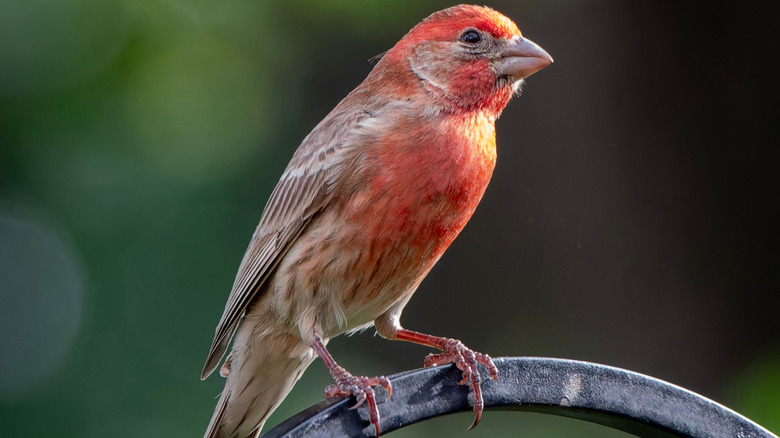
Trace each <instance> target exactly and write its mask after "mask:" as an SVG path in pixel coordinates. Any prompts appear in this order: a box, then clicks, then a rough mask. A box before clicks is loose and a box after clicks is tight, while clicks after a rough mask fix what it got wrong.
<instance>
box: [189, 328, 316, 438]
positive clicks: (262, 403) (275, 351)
mask: <svg viewBox="0 0 780 438" xmlns="http://www.w3.org/2000/svg"><path fill="white" fill-rule="evenodd" d="M233 348H234V349H233V351H232V352H231V354H230V356H229V365H228V366H227V367H223V373H222V374H223V375H224V374H226V375H227V380H226V381H225V389H224V390H223V391H222V395H221V396H220V398H219V402H218V403H217V407H216V408H215V409H214V415H212V417H211V421H210V422H209V426H208V429H207V430H206V434H205V435H204V438H248V437H254V436H257V435H259V432H260V429H261V428H262V427H263V424H264V423H265V421H266V420H267V419H268V417H269V416H270V415H271V414H272V413H273V412H274V410H275V409H276V408H277V407H278V406H279V404H280V403H281V402H282V400H284V398H285V397H286V396H287V394H288V393H289V392H290V390H291V389H292V387H293V385H295V382H297V381H298V379H299V378H300V377H301V375H303V372H304V371H305V370H306V368H307V367H308V366H309V364H311V362H312V360H314V357H315V355H314V352H313V351H312V349H311V348H309V346H308V345H306V344H304V343H302V341H301V339H300V338H299V337H297V336H294V335H289V334H285V335H280V334H272V335H268V334H267V335H266V336H262V335H260V336H258V334H257V332H254V333H252V330H249V329H248V330H246V331H243V330H239V333H238V336H237V338H236V341H235V343H234V345H233Z"/></svg>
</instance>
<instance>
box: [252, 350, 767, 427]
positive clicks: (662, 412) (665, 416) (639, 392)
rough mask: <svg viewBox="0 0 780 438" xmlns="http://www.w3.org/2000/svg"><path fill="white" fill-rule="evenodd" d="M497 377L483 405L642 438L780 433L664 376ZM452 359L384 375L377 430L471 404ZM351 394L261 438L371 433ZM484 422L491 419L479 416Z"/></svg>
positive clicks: (597, 370)
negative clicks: (387, 384) (389, 390)
mask: <svg viewBox="0 0 780 438" xmlns="http://www.w3.org/2000/svg"><path fill="white" fill-rule="evenodd" d="M495 362H496V366H498V369H499V379H498V381H492V380H490V379H487V380H486V381H484V382H483V384H482V388H483V392H484V398H485V409H486V410H517V411H530V412H541V413H545V414H554V415H562V416H566V417H572V418H578V419H580V420H585V421H590V422H593V423H599V424H602V425H605V426H608V427H612V428H615V429H620V430H623V431H625V432H629V433H632V434H634V435H637V436H641V437H692V438H720V437H722V438H727V437H728V438H778V437H777V436H776V435H774V434H772V433H771V432H769V431H768V430H766V429H764V428H763V427H761V426H759V425H758V424H756V423H754V422H752V421H751V420H749V419H747V418H745V417H743V416H742V415H740V414H738V413H736V412H734V411H732V410H731V409H728V408H726V407H725V406H723V405H720V404H718V403H716V402H714V401H712V400H710V399H708V398H705V397H703V396H701V395H699V394H696V393H694V392H691V391H689V390H687V389H684V388H681V387H679V386H676V385H672V384H670V383H667V382H664V381H662V380H659V379H656V378H653V377H649V376H646V375H643V374H639V373H635V372H633V371H628V370H624V369H620V368H614V367H609V366H605V365H599V364H595V363H590V362H580V361H573V360H564V359H547V358H534V357H508V358H498V359H495ZM460 379H461V373H460V371H459V370H458V369H457V368H455V367H454V366H452V365H449V366H441V367H434V368H425V369H418V370H412V371H407V372H404V373H400V374H396V375H393V376H390V381H391V382H392V384H393V396H392V397H391V398H389V399H388V398H387V397H386V393H385V391H384V390H382V389H380V390H378V391H377V393H378V394H377V398H378V401H379V402H380V404H379V410H380V412H381V415H382V419H381V428H382V433H383V434H385V433H388V432H392V431H393V430H396V429H399V428H402V427H404V426H408V425H410V424H414V423H416V422H419V421H422V420H426V419H428V418H432V417H437V416H440V415H444V414H450V413H455V412H463V411H470V410H471V405H470V401H469V400H470V388H469V386H468V385H463V386H461V385H458V382H459V381H460ZM354 403H355V402H354V400H353V399H330V400H323V401H321V402H319V403H317V404H315V405H313V406H311V407H310V408H308V409H306V410H304V411H303V412H301V413H299V414H297V415H295V416H293V417H291V418H289V419H288V420H286V421H284V422H283V423H281V424H279V425H278V426H276V427H275V428H273V429H271V430H269V431H268V432H267V433H265V434H264V435H263V437H264V438H282V437H284V438H304V437H306V438H315V437H316V438H320V437H321V438H325V437H333V436H350V437H370V436H374V428H373V426H371V425H370V424H369V421H368V412H367V410H366V408H365V407H360V408H358V409H355V410H349V409H348V408H349V407H351V406H352V405H353V404H354ZM483 421H490V419H489V418H484V419H483Z"/></svg>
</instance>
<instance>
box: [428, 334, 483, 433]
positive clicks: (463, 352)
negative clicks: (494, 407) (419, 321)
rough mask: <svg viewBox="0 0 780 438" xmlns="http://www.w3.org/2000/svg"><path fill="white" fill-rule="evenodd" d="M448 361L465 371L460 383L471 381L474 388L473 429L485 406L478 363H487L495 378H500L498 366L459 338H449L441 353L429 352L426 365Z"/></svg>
mask: <svg viewBox="0 0 780 438" xmlns="http://www.w3.org/2000/svg"><path fill="white" fill-rule="evenodd" d="M447 363H454V364H455V366H456V367H458V369H460V370H461V371H462V372H463V380H461V381H460V382H459V383H458V384H459V385H463V384H465V383H466V382H469V383H471V388H472V389H473V390H474V412H475V413H476V417H475V418H474V423H472V424H471V426H470V427H469V430H471V429H473V428H475V427H476V426H477V424H479V420H480V419H481V418H482V410H483V409H484V408H485V401H484V399H483V398H482V387H481V386H480V384H481V382H482V377H481V376H480V374H479V369H478V368H477V364H482V365H485V366H486V367H487V369H488V372H489V373H490V377H491V378H492V379H493V380H496V379H498V368H496V364H494V363H493V359H491V358H490V356H488V355H487V354H482V353H478V352H476V351H474V350H472V349H470V348H468V347H466V346H465V345H463V343H462V342H460V341H459V340H457V339H447V340H446V342H445V344H444V348H442V352H441V353H437V354H429V355H428V356H426V358H425V366H426V367H433V366H437V365H444V364H447Z"/></svg>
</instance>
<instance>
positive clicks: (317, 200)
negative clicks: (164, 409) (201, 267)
mask: <svg viewBox="0 0 780 438" xmlns="http://www.w3.org/2000/svg"><path fill="white" fill-rule="evenodd" d="M342 106H343V105H339V107H336V109H335V110H334V111H333V113H331V114H330V115H329V116H328V117H326V118H325V119H324V120H323V121H322V122H321V123H320V124H319V125H318V126H317V127H315V128H314V130H313V131H312V132H311V134H309V135H308V136H307V137H306V138H305V139H304V141H303V143H302V144H301V146H300V147H299V148H298V150H297V151H296V152H295V154H294V155H293V158H292V160H291V161H290V164H289V165H288V166H287V169H285V171H284V173H283V174H282V177H281V179H280V180H279V183H277V185H276V188H274V191H273V193H272V194H271V197H270V199H269V200H268V203H267V204H266V207H265V209H264V211H263V215H262V217H261V218H260V223H259V225H258V226H257V229H256V230H255V233H254V235H253V236H252V241H251V242H250V244H249V247H248V248H247V250H246V253H245V254H244V258H243V259H242V261H241V266H240V267H239V270H238V273H237V274H236V279H235V282H234V283H233V288H232V290H231V292H230V296H229V297H228V300H227V303H226V304H225V310H224V312H223V313H222V318H221V319H220V321H219V324H218V325H217V328H216V331H215V333H214V341H213V342H212V344H211V348H210V350H209V354H208V357H207V359H206V364H205V366H204V367H203V372H202V374H201V378H203V379H205V378H206V377H208V376H209V375H210V374H211V373H212V372H213V371H214V369H216V367H217V365H218V364H219V362H220V361H221V360H222V357H223V356H224V355H225V352H226V351H227V348H228V345H229V344H230V341H231V340H232V338H233V336H234V335H235V333H236V330H237V329H238V326H239V324H240V321H241V318H242V317H243V315H244V313H245V312H246V309H247V307H248V306H249V304H250V303H251V302H252V300H253V299H255V298H256V297H257V294H258V293H259V292H260V291H261V290H262V286H263V284H264V283H265V282H266V281H267V279H268V277H269V276H270V275H271V274H273V271H274V270H275V268H276V266H277V265H278V263H279V261H280V260H281V258H282V257H283V256H284V254H285V253H286V252H287V250H288V249H289V248H290V246H292V244H293V243H294V242H295V240H296V239H297V238H298V236H300V234H301V233H302V232H303V231H304V229H305V228H306V226H307V225H308V224H309V223H310V222H311V219H312V217H313V216H314V215H316V213H317V212H318V211H320V210H321V209H322V208H323V207H325V206H326V205H327V204H328V202H330V198H331V196H330V195H331V193H332V188H333V187H334V186H335V185H337V184H338V183H339V178H340V177H342V176H344V175H350V174H351V173H352V172H349V171H345V170H347V169H346V168H348V167H349V166H351V165H354V162H355V161H356V160H354V159H353V158H354V157H355V156H356V155H358V154H359V153H360V151H359V147H356V146H357V144H356V143H357V142H354V141H352V138H353V137H354V135H355V133H356V132H357V131H359V128H360V126H361V125H362V123H363V122H364V121H366V120H367V119H370V118H371V113H370V112H369V111H367V110H365V109H363V110H359V111H355V110H354V109H353V110H352V111H339V108H340V107H342ZM260 293H261V292H260Z"/></svg>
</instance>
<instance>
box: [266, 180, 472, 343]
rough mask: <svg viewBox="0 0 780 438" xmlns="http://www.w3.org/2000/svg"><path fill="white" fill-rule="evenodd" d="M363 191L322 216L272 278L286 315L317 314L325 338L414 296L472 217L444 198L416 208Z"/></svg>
mask: <svg viewBox="0 0 780 438" xmlns="http://www.w3.org/2000/svg"><path fill="white" fill-rule="evenodd" d="M360 196H361V195H360V194H356V195H355V196H353V198H352V202H351V203H350V205H349V206H348V207H344V206H342V207H341V208H334V209H331V210H329V211H327V212H325V213H322V214H321V215H319V216H317V217H316V218H315V220H314V221H313V222H312V223H311V224H310V225H309V227H307V230H306V231H305V232H304V234H303V235H301V236H300V238H299V239H298V240H297V241H296V243H295V244H294V245H293V247H291V248H290V251H289V252H288V254H287V255H286V256H285V257H284V258H283V260H282V262H281V264H280V266H279V267H278V270H277V272H276V274H275V275H274V279H273V281H272V283H273V288H274V296H275V299H274V305H275V307H276V309H277V311H278V312H280V313H282V314H284V315H286V316H282V318H284V319H286V320H289V321H297V324H298V325H299V326H300V325H301V323H300V319H301V318H302V317H303V318H304V319H306V320H308V321H310V320H311V319H312V318H314V319H315V320H316V323H317V324H319V325H320V326H321V327H322V330H323V332H324V333H323V335H324V336H326V337H332V336H336V335H339V334H342V333H344V332H347V331H352V330H356V329H360V328H365V327H368V326H370V324H371V322H372V321H373V320H374V319H376V318H377V317H379V316H380V315H381V314H383V313H384V312H386V311H387V310H388V309H389V308H390V307H392V306H393V305H394V304H395V303H397V302H398V301H400V300H401V299H403V298H405V297H406V296H407V295H408V294H410V293H413V292H414V290H415V289H416V288H417V286H418V285H419V284H420V282H421V281H422V279H423V278H424V277H425V275H426V274H427V273H428V271H430V269H431V268H432V267H433V265H434V264H435V263H436V261H438V259H439V258H440V257H441V255H442V253H443V252H444V250H445V249H446V247H447V246H448V245H449V244H450V243H451V242H452V240H453V239H454V238H455V236H456V235H457V234H458V232H459V231H460V229H461V228H462V227H463V225H465V222H466V221H467V220H468V217H469V216H470V215H471V211H460V210H458V209H455V208H450V207H449V206H448V205H445V204H448V202H447V201H446V200H444V199H443V198H442V199H432V200H430V201H429V202H423V203H421V204H419V205H418V207H417V208H415V209H414V210H411V209H408V208H406V207H405V205H403V204H400V203H398V202H396V200H393V199H387V200H384V201H383V200H381V199H380V200H377V199H373V200H371V199H360ZM366 196H368V195H366ZM399 211H400V212H401V213H399ZM304 325H306V324H305V323H304Z"/></svg>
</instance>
